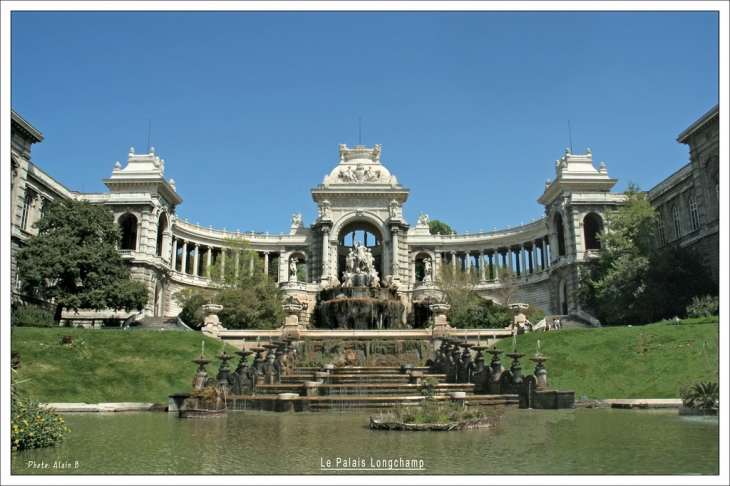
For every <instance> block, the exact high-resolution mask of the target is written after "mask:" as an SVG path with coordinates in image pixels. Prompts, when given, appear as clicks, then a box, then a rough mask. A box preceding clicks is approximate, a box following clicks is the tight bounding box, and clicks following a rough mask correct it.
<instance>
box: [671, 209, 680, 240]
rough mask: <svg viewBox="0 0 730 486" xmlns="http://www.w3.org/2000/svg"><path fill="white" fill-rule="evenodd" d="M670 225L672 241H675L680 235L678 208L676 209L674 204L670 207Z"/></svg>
mask: <svg viewBox="0 0 730 486" xmlns="http://www.w3.org/2000/svg"><path fill="white" fill-rule="evenodd" d="M672 223H673V224H674V239H677V238H679V237H680V236H682V233H681V226H680V224H679V208H677V205H676V204H675V205H674V206H672Z"/></svg>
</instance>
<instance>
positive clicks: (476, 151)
mask: <svg viewBox="0 0 730 486" xmlns="http://www.w3.org/2000/svg"><path fill="white" fill-rule="evenodd" d="M117 5H119V4H117ZM157 5H158V6H159V7H160V8H173V5H174V4H173V5H167V4H157ZM329 5H330V4H327V5H325V8H330V9H331V10H329V11H259V12H253V11H208V12H201V11H196V12H193V11H14V12H12V13H11V22H10V27H11V34H10V40H11V42H12V43H11V56H12V57H11V64H10V67H11V77H10V80H11V82H12V85H11V89H12V91H11V104H12V108H13V109H14V110H15V111H16V112H18V113H19V114H20V115H21V116H23V117H24V118H25V119H26V120H28V122H30V123H31V124H32V125H34V126H35V127H36V128H37V129H38V130H39V131H40V132H41V133H42V134H43V136H44V137H45V140H44V141H43V142H42V143H39V144H36V145H34V146H33V149H32V161H33V162H34V163H35V164H37V165H38V166H39V167H40V168H41V169H42V170H44V171H46V172H47V173H48V174H50V175H51V176H52V177H54V178H56V179H57V180H58V181H59V182H60V183H62V184H64V185H65V186H67V187H68V188H70V189H72V190H76V191H83V192H106V191H107V188H106V187H105V186H104V185H103V183H102V179H103V178H106V177H109V176H110V174H111V171H112V169H113V167H114V163H115V162H117V161H119V162H120V163H121V164H122V165H123V166H124V165H125V164H126V158H127V153H128V151H129V148H130V147H134V149H135V152H136V153H138V154H139V153H144V152H146V151H147V149H148V139H149V146H152V147H154V148H155V153H156V155H158V156H159V157H161V158H162V159H164V160H165V177H166V178H168V179H170V178H172V179H174V180H175V184H176V187H177V190H178V194H179V195H180V196H181V197H182V198H183V200H184V202H183V203H182V204H181V205H180V206H179V207H178V208H177V214H178V217H180V218H181V219H187V220H188V221H190V222H192V223H200V224H201V225H202V226H206V227H207V226H212V227H213V228H216V229H222V228H226V229H228V230H233V231H235V230H240V231H242V232H243V231H260V232H265V231H268V232H270V233H272V234H277V233H279V232H280V231H284V232H287V231H288V228H289V225H290V218H291V215H292V214H293V213H297V212H301V213H302V216H303V220H304V223H305V224H306V225H309V224H311V223H312V222H313V221H314V219H315V218H316V215H317V210H316V205H315V204H314V203H313V202H312V199H311V194H310V189H311V188H314V187H316V186H317V184H318V183H321V182H322V179H323V177H324V175H325V174H326V173H329V172H330V171H331V170H332V168H333V167H334V166H335V165H337V163H338V160H339V154H338V145H339V144H341V143H345V144H347V145H348V146H349V147H352V146H354V145H356V144H358V143H359V142H360V141H361V142H362V144H364V145H366V146H368V147H372V146H373V144H376V143H379V144H382V156H381V162H382V163H383V165H384V166H385V167H387V168H388V170H389V171H390V172H391V173H393V174H395V175H396V176H397V177H398V180H399V182H400V183H402V184H403V186H404V187H405V188H408V189H410V191H411V192H410V197H409V200H408V202H407V203H406V204H405V206H404V217H405V218H406V220H407V221H408V222H409V223H410V224H411V225H415V223H416V221H417V217H418V214H419V212H423V213H426V214H429V216H430V218H431V219H432V220H433V219H439V220H442V221H444V222H446V223H448V224H449V225H451V226H452V227H453V228H454V229H455V230H456V231H457V232H458V233H464V232H466V231H468V232H470V233H474V232H478V231H480V230H483V231H491V230H492V229H494V228H497V229H503V228H506V227H507V226H508V225H509V226H513V227H514V226H517V225H519V224H520V223H528V222H530V221H531V220H532V219H539V218H540V217H541V215H542V214H543V212H544V209H543V208H542V207H541V206H540V205H539V204H538V203H537V199H538V198H539V197H540V195H541V194H542V192H543V190H544V187H545V181H546V179H548V178H550V179H553V178H554V177H555V170H554V165H555V160H556V159H558V158H560V157H561V156H563V155H564V153H565V149H566V148H568V147H570V146H572V149H573V152H574V153H578V154H582V153H585V151H586V149H587V148H590V149H591V151H592V153H593V157H594V161H595V165H596V166H598V164H599V163H600V162H604V163H605V164H606V167H607V170H608V173H609V175H610V176H611V177H612V178H616V179H618V183H617V185H616V187H615V191H617V192H620V191H622V190H624V189H625V188H626V187H627V186H628V182H629V181H633V182H635V183H637V184H638V185H639V186H640V187H641V188H642V189H649V188H651V187H652V186H654V185H655V184H657V183H658V182H660V181H661V180H663V179H664V178H666V177H667V176H669V175H670V174H672V173H673V172H675V171H676V170H678V169H679V168H680V167H682V166H683V165H684V164H686V163H687V162H688V160H689V159H688V157H689V152H688V149H687V147H686V146H685V145H681V144H679V143H677V142H676V137H677V135H678V134H679V133H681V132H682V131H683V130H684V129H685V128H687V127H688V126H689V125H690V124H692V123H693V122H694V121H695V120H697V119H698V118H699V117H701V116H702V115H703V114H704V113H706V112H707V111H708V110H710V109H711V108H713V107H714V106H715V105H716V104H718V100H719V78H718V76H719V20H720V16H719V15H718V13H717V12H713V11H666V12H664V11H641V12H635V11H581V12H578V11H539V12H538V11H535V12H532V11H444V10H439V11H336V9H337V8H345V7H346V5H345V6H343V4H331V6H329ZM448 5H449V4H441V5H440V6H439V8H444V7H446V8H448ZM621 5H623V4H619V5H616V6H617V7H620V6H621ZM100 6H102V4H95V3H92V4H90V5H86V4H81V7H80V8H86V9H88V10H92V9H95V8H96V7H100ZM584 6H585V5H584ZM472 7H474V5H472ZM483 7H484V8H489V4H484V5H483ZM17 8H22V6H19V7H17ZM102 8H103V6H102ZM410 8H413V7H410Z"/></svg>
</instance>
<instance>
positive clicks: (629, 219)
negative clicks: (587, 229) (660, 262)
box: [598, 182, 658, 262]
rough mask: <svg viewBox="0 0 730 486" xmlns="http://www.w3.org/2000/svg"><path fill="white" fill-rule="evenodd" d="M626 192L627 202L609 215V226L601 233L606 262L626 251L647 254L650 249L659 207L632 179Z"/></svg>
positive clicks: (607, 223) (607, 221) (607, 222)
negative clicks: (656, 207)
mask: <svg viewBox="0 0 730 486" xmlns="http://www.w3.org/2000/svg"><path fill="white" fill-rule="evenodd" d="M624 195H625V196H626V200H625V202H624V204H623V205H622V206H621V207H620V208H619V209H618V210H617V211H614V212H613V213H610V214H609V215H608V217H607V218H606V227H607V228H608V230H605V229H604V231H603V232H601V234H600V235H599V236H598V238H599V239H600V240H601V242H602V243H603V248H604V250H605V251H604V252H603V253H602V258H603V260H604V262H605V261H609V260H610V261H612V260H615V259H617V258H618V257H619V256H621V255H625V254H629V255H630V256H638V255H643V256H647V255H648V254H649V252H650V250H651V239H652V237H653V235H654V225H655V223H656V220H657V217H658V216H657V212H656V209H654V207H652V205H651V204H649V201H647V200H646V193H644V192H641V190H640V189H639V186H637V185H636V184H634V183H633V182H629V188H628V189H627V190H626V191H624Z"/></svg>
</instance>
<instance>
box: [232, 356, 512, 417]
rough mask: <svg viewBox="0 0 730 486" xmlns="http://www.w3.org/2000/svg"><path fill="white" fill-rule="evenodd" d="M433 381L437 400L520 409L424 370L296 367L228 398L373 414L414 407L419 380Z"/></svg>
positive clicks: (240, 403) (242, 404)
mask: <svg viewBox="0 0 730 486" xmlns="http://www.w3.org/2000/svg"><path fill="white" fill-rule="evenodd" d="M426 377H432V378H434V379H435V380H436V381H437V385H436V387H435V390H434V396H435V398H436V399H437V400H439V401H453V400H458V401H460V402H461V403H464V404H466V405H477V404H479V405H483V406H505V407H515V408H516V407H518V406H519V397H518V396H517V395H475V394H474V384H473V383H446V376H445V375H443V374H431V373H429V368H428V367H427V366H423V367H420V366H416V367H410V368H408V369H401V367H397V366H338V367H327V365H326V366H325V367H323V368H319V367H296V368H294V369H293V372H292V373H290V374H289V375H285V376H281V377H280V379H279V382H278V383H275V384H265V383H259V384H257V386H256V391H255V395H251V396H230V397H229V398H228V400H227V402H228V407H229V409H230V410H267V411H297V412H300V411H301V412H339V413H353V412H377V411H388V410H392V409H393V408H394V407H397V406H414V405H418V404H420V402H421V401H422V400H423V399H424V396H423V394H422V391H421V390H422V385H421V384H420V383H419V382H420V380H422V379H424V378H426Z"/></svg>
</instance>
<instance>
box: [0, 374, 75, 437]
mask: <svg viewBox="0 0 730 486" xmlns="http://www.w3.org/2000/svg"><path fill="white" fill-rule="evenodd" d="M11 395H12V411H11V424H10V426H11V432H10V440H11V448H12V450H14V451H18V450H22V449H35V448H37V447H47V446H52V445H55V444H56V443H58V442H61V441H62V440H63V439H64V438H65V435H66V434H68V433H70V432H71V431H70V430H69V429H68V428H67V427H66V426H65V425H64V420H63V418H62V417H60V416H59V415H57V414H56V413H55V412H54V411H53V410H51V409H47V408H41V407H40V406H39V405H38V404H37V403H35V402H33V401H32V400H30V399H29V398H27V397H26V396H25V395H23V394H22V393H21V392H19V391H18V390H17V389H16V387H15V383H14V382H13V383H12V384H11Z"/></svg>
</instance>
